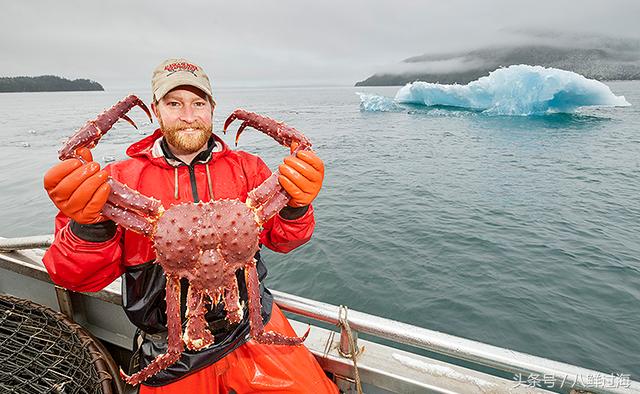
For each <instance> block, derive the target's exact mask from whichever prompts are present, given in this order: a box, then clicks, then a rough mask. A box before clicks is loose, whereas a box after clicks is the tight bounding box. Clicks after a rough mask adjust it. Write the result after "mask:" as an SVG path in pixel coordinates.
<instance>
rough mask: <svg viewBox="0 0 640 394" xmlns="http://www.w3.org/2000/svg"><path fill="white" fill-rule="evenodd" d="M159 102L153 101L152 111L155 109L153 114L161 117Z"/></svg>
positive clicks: (157, 117)
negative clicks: (159, 114)
mask: <svg viewBox="0 0 640 394" xmlns="http://www.w3.org/2000/svg"><path fill="white" fill-rule="evenodd" d="M157 104H158V103H157V102H156V101H154V102H152V103H151V111H153V114H154V115H155V116H156V119H160V117H159V116H158V105H157Z"/></svg>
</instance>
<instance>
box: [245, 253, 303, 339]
mask: <svg viewBox="0 0 640 394" xmlns="http://www.w3.org/2000/svg"><path fill="white" fill-rule="evenodd" d="M245 280H246V282H247V295H248V298H249V320H250V321H251V323H250V326H251V331H250V333H251V338H253V339H254V340H255V341H256V342H258V343H263V344H267V345H301V344H302V342H304V340H305V339H307V335H309V329H308V330H307V332H306V333H305V334H304V335H303V336H301V337H288V336H285V335H282V334H280V333H279V332H275V331H265V330H264V323H263V322H262V313H261V309H262V304H261V302H260V284H259V283H258V270H257V269H256V263H255V260H253V262H252V263H251V264H247V268H246V269H245Z"/></svg>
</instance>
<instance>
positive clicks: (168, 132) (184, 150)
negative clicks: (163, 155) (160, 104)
mask: <svg viewBox="0 0 640 394" xmlns="http://www.w3.org/2000/svg"><path fill="white" fill-rule="evenodd" d="M158 122H159V123H160V129H161V130H162V134H163V135H164V138H165V139H166V140H167V143H168V144H169V145H171V147H173V148H174V149H175V150H176V152H174V153H175V154H178V155H188V154H191V153H195V152H197V151H198V150H200V148H202V147H203V146H204V144H206V143H207V141H209V138H211V135H212V134H213V124H209V125H205V124H204V123H203V122H202V121H200V120H195V121H193V122H192V123H187V122H183V121H177V122H176V123H174V124H172V125H165V124H164V122H163V121H162V118H161V117H160V116H158ZM189 128H191V129H194V131H197V133H195V134H185V133H183V132H182V130H186V129H189Z"/></svg>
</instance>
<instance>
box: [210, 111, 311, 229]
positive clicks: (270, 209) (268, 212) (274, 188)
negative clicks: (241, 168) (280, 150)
mask: <svg viewBox="0 0 640 394" xmlns="http://www.w3.org/2000/svg"><path fill="white" fill-rule="evenodd" d="M236 119H240V120H243V121H244V122H243V123H242V124H241V125H240V128H239V129H238V131H237V133H236V145H237V144H238V139H239V138H240V134H242V131H243V130H244V129H245V128H246V127H253V128H254V129H256V130H259V131H262V132H263V133H265V134H267V135H269V136H271V137H272V138H273V139H274V140H276V141H277V142H278V143H279V144H281V145H284V146H288V147H290V146H291V144H292V143H293V142H296V143H298V147H297V148H296V149H295V151H294V152H293V153H296V152H298V151H299V150H309V149H311V141H309V139H308V138H307V137H305V136H304V134H302V133H301V132H299V131H298V130H296V129H295V128H293V127H291V126H288V125H287V124H285V123H283V122H278V121H276V120H274V119H271V118H269V117H266V116H263V115H259V114H256V113H253V112H249V111H246V110H244V109H236V110H235V111H233V113H232V114H231V115H230V116H229V117H228V118H227V120H226V121H225V122H224V130H223V131H224V132H225V133H226V132H227V129H228V128H229V125H231V123H233V121H234V120H236ZM279 176H280V172H279V171H275V172H274V173H273V174H271V176H270V177H269V178H267V179H266V180H265V181H264V182H263V183H262V184H261V185H260V186H258V187H257V188H255V189H254V190H252V191H251V192H249V195H248V196H247V205H248V206H249V207H250V208H252V209H253V210H254V211H256V217H257V220H258V222H259V223H260V224H263V223H264V222H266V221H267V220H269V219H270V218H271V217H273V216H274V215H275V214H277V213H278V212H279V211H280V209H282V208H284V207H285V206H286V205H287V203H288V202H289V199H290V196H289V195H288V194H287V192H285V191H284V189H283V188H282V186H281V185H280V183H279V182H278V177H279Z"/></svg>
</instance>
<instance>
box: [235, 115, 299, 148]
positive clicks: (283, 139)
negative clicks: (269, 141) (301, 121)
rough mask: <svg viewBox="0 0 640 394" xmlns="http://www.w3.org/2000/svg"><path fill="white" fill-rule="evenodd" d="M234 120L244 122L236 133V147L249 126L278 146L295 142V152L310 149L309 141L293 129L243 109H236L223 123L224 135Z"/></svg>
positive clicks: (288, 145)
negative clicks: (265, 135)
mask: <svg viewBox="0 0 640 394" xmlns="http://www.w3.org/2000/svg"><path fill="white" fill-rule="evenodd" d="M236 119H241V120H243V121H244V122H243V123H242V125H240V128H239V129H238V132H237V133H236V145H238V139H239V138H240V134H242V131H244V129H245V128H246V127H247V126H249V127H253V128H254V129H256V130H259V131H261V132H263V133H265V134H267V135H269V136H270V137H271V138H273V139H274V140H276V141H277V142H278V143H279V144H280V145H284V146H287V147H290V146H291V143H292V142H297V143H298V148H297V150H308V149H311V141H309V139H308V138H307V137H305V136H304V135H303V134H302V133H301V132H299V131H298V130H296V129H295V128H293V127H291V126H288V125H287V124H285V123H284V122H278V121H277V120H274V119H271V118H269V117H266V116H263V115H259V114H256V113H254V112H249V111H246V110H244V109H236V110H235V111H233V113H232V114H231V115H229V117H228V118H227V120H226V121H225V122H224V129H223V131H224V132H225V133H226V132H227V128H228V127H229V125H230V124H231V123H232V122H233V121H234V120H236Z"/></svg>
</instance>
